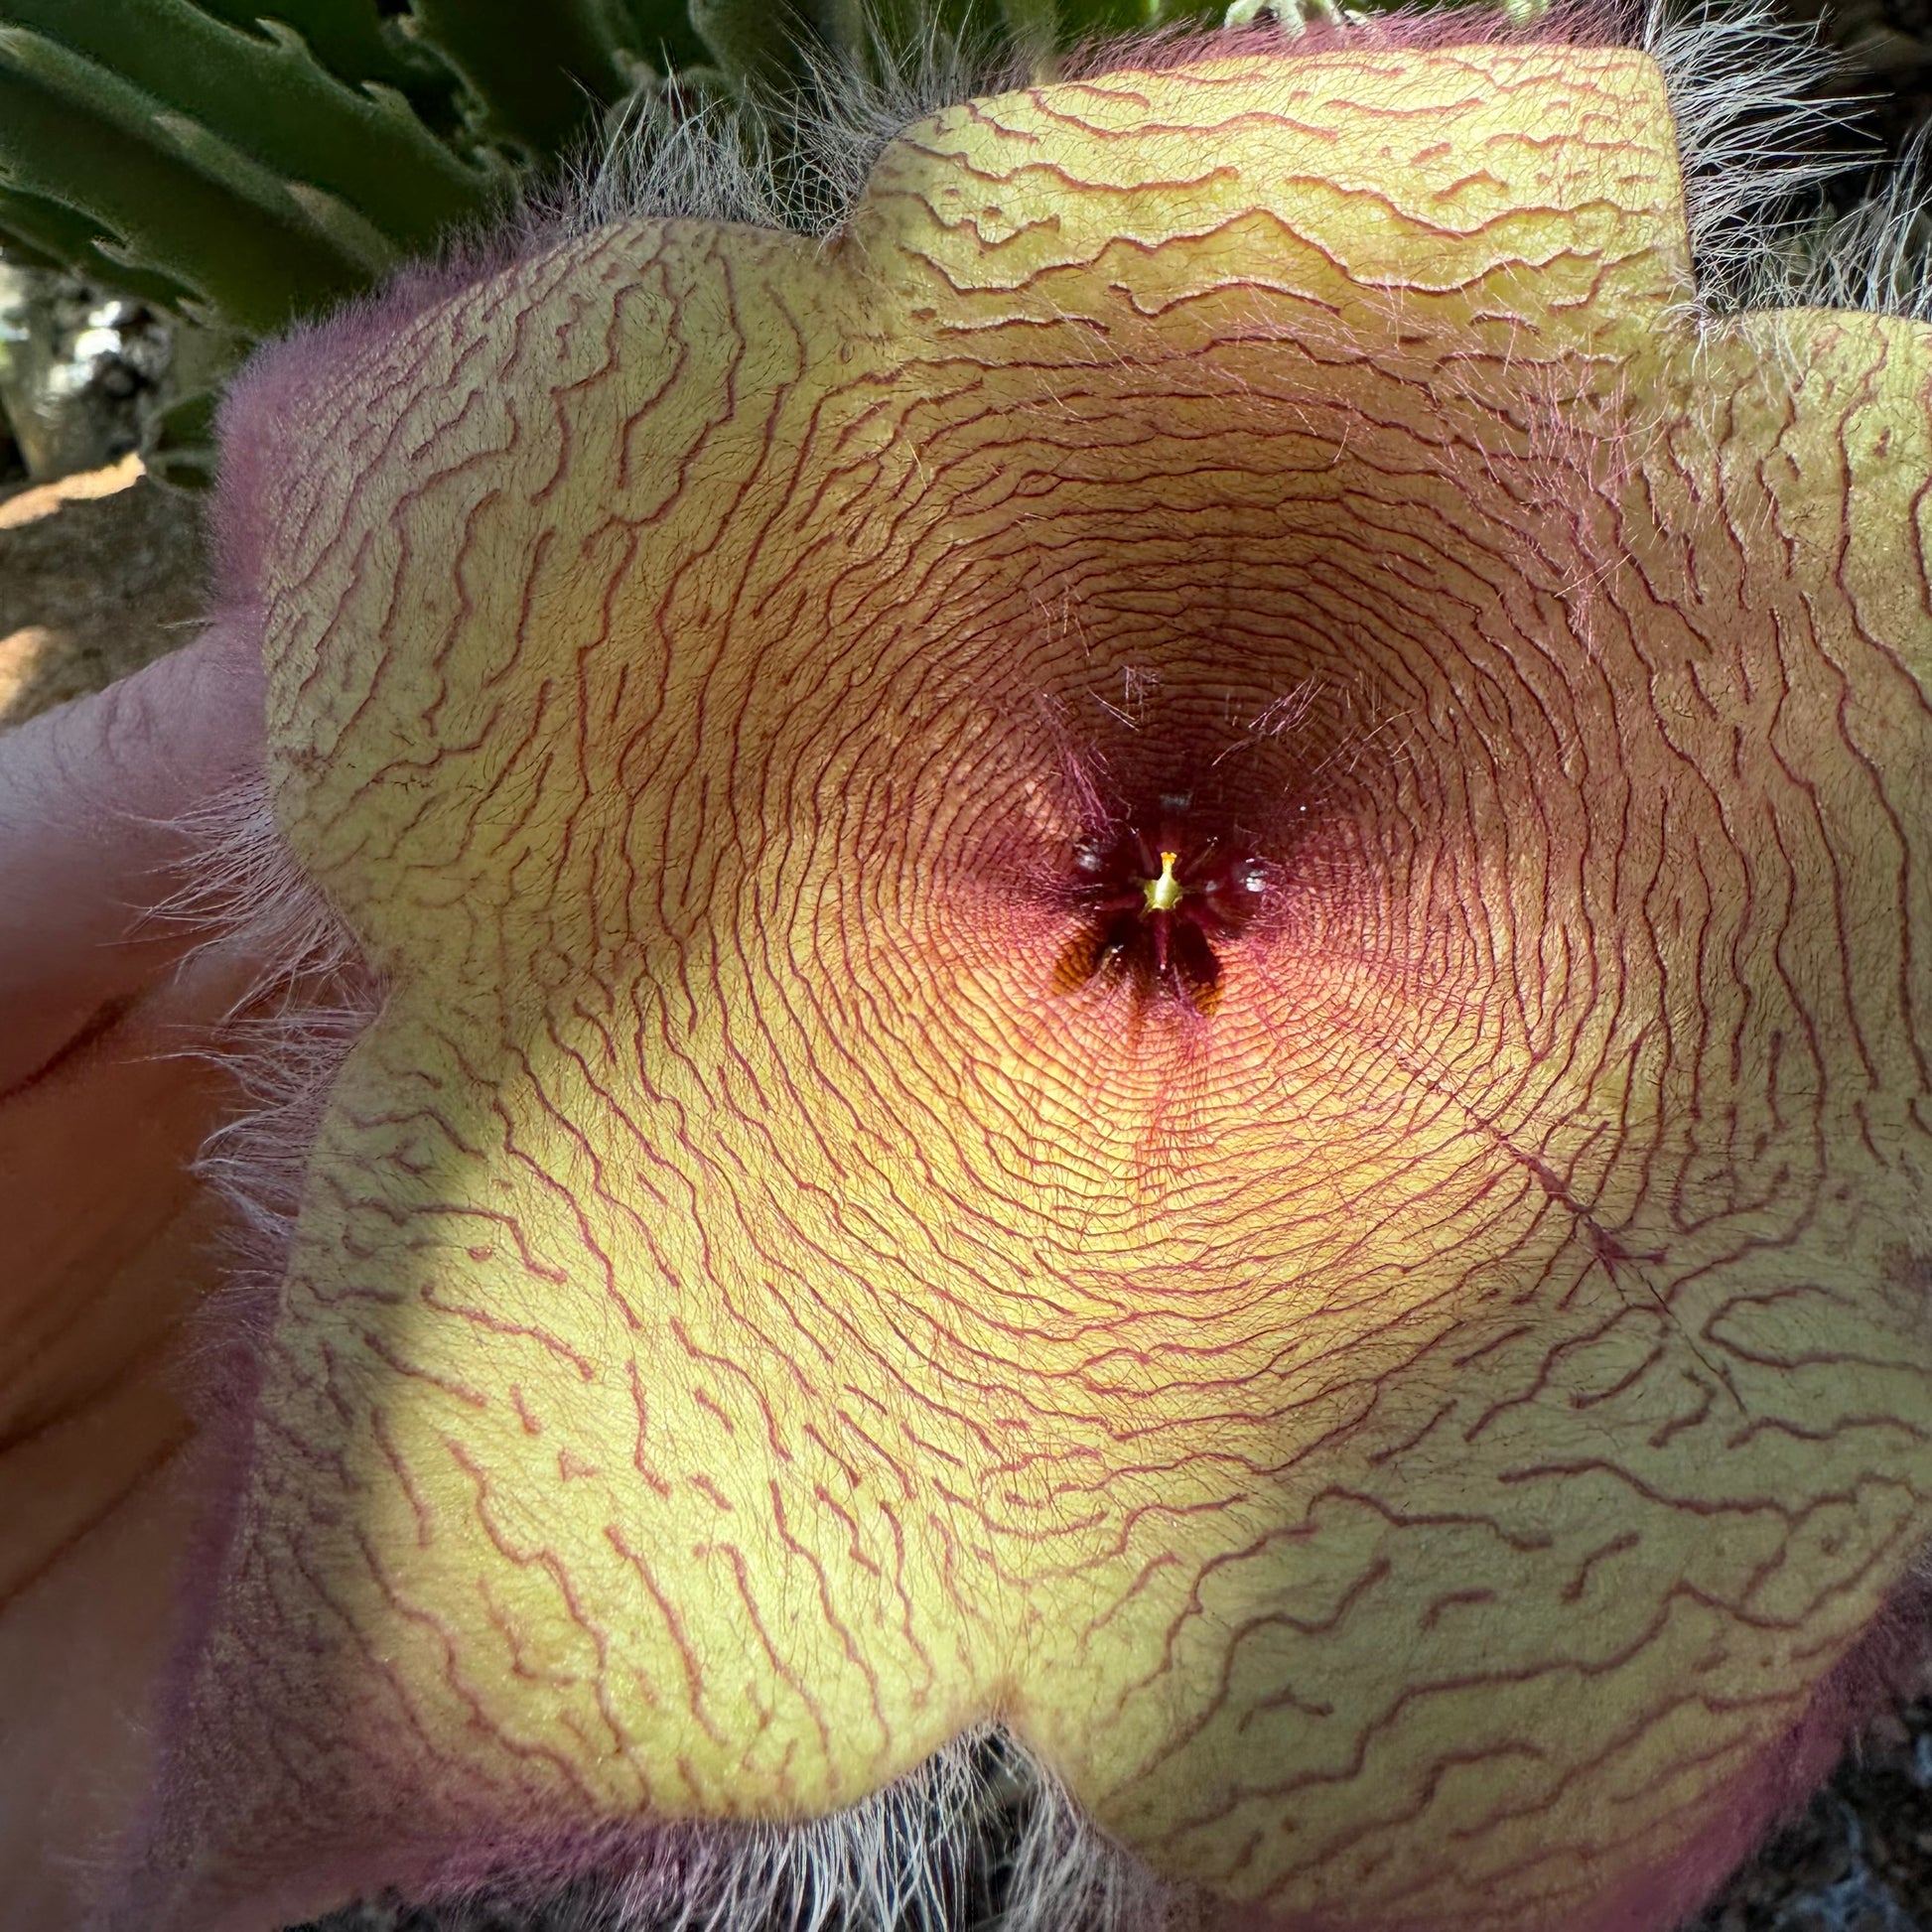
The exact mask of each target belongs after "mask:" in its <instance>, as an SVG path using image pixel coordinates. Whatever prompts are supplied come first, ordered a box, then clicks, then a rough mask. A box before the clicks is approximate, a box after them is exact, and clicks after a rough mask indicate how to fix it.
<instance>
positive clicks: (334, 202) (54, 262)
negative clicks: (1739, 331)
mask: <svg viewBox="0 0 1932 1932" xmlns="http://www.w3.org/2000/svg"><path fill="white" fill-rule="evenodd" d="M969 9H970V11H969ZM1220 10H1221V9H1220V6H1219V5H1218V4H1217V3H1216V0H981V4H979V5H978V6H977V7H973V6H972V5H971V0H883V4H882V0H688V5H687V3H686V0H0V264H4V268H5V270H6V271H11V272H10V273H7V272H0V403H3V404H4V405H5V407H6V408H7V412H8V414H9V415H10V416H11V417H12V418H13V419H14V422H15V426H16V427H15V436H16V442H17V444H18V446H19V448H20V451H21V454H22V456H23V457H25V459H26V464H27V468H28V470H29V471H30V472H31V473H33V474H35V475H46V474H58V473H59V471H58V466H59V465H60V463H61V462H62V461H63V460H64V459H63V458H62V456H61V455H60V454H58V451H57V446H58V445H61V444H62V443H63V433H61V432H59V431H57V430H56V429H55V428H53V427H50V425H52V424H53V422H54V419H55V418H57V417H59V416H60V415H61V414H62V410H63V408H66V413H67V414H68V415H69V416H70V417H71V416H84V415H85V414H86V412H85V411H80V410H77V409H75V408H71V407H68V406H67V404H66V401H65V399H64V398H63V397H61V396H60V395H57V394H50V392H49V382H50V380H51V379H52V377H53V376H54V375H56V374H58V371H59V369H60V367H61V366H62V364H61V359H60V358H61V356H62V355H63V354H69V353H70V350H71V343H70V342H63V341H58V340H57V341H55V342H53V344H52V345H51V346H49V345H37V338H38V337H46V336H50V335H52V336H56V337H58V335H59V328H58V324H57V323H55V322H54V321H51V320H50V316H51V315H52V313H53V308H58V306H59V304H60V303H61V302H65V303H66V304H67V307H68V309H69V311H72V312H73V315H74V317H75V322H74V330H73V331H70V332H69V334H73V333H74V332H75V331H77V332H80V333H84V331H85V330H86V329H88V328H92V329H94V330H95V331H96V332H98V331H99V330H101V329H102V328H105V327H107V326H109V322H110V321H111V320H112V319H113V318H118V319H119V321H120V322H129V323H131V324H132V325H133V327H134V328H135V330H136V331H137V333H138V329H139V325H140V323H141V320H142V318H143V317H144V316H147V315H154V316H158V317H160V318H164V319H167V322H168V323H172V324H173V326H172V327H167V326H166V324H164V333H165V336H166V338H167V341H168V344H169V346H170V355H169V360H168V366H167V367H166V368H165V369H164V370H161V371H160V372H157V371H156V370H154V369H153V368H147V367H144V366H143V364H142V361H141V357H140V356H139V355H138V354H134V355H124V356H120V357H119V358H118V362H117V365H116V366H115V367H114V368H112V369H110V370H109V371H108V377H107V386H108V388H110V389H111V388H113V387H115V386H119V387H120V388H122V389H124V390H127V391H128V394H127V395H126V396H124V397H120V398H115V397H112V396H108V397H104V398H102V397H97V398H95V407H94V409H93V412H92V413H93V414H94V415H95V416H96V417H98V416H99V415H100V414H101V413H102V412H103V410H109V409H110V405H111V404H112V403H114V402H115V401H119V402H121V403H122V404H123V405H124V406H123V407H122V409H121V412H120V413H121V415H122V416H123V417H124V418H125V419H126V423H127V425H128V427H124V428H123V430H122V432H121V434H122V437H123V440H130V441H132V442H138V444H139V445H140V446H141V449H142V454H143V456H144V458H145V460H146V462H147V464H148V468H149V469H150V471H151V472H153V473H155V474H157V475H160V476H162V477H164V478H167V479H169V480H171V481H175V482H179V483H196V482H199V481H202V480H203V479H205V477H206V474H207V462H208V452H207V439H208V430H209V421H210V418H211V413H212V401H213V397H214V395H215V393H216V391H217V390H218V386H219V381H220V377H221V375H222V374H223V372H224V371H225V369H226V368H228V367H230V366H232V364H233V363H234V362H235V361H237V360H238V359H239V358H240V356H241V355H242V354H243V353H244V352H245V351H246V349H247V347H248V345H250V344H251V343H253V342H255V341H257V340H259V339H260V338H262V337H264V336H268V335H272V334H274V333H276V332H278V331H280V330H282V329H284V328H286V327H288V326H289V325H290V324H291V323H294V322H298V321H300V320H302V319H303V318H304V317H308V316H314V315H317V314H320V313H323V312H325V311H327V310H329V309H331V308H334V307H335V306H336V305H338V304H339V303H341V302H342V301H344V300H345V299H346V298H348V297H351V296H354V295H357V294H360V293H362V292H363V291H365V290H367V289H369V288H371V287H373V286H375V285H376V284H377V283H379V282H380V281H381V280H382V279H383V278H384V276H385V275H386V274H387V273H388V272H389V271H390V270H391V269H392V268H394V267H395V266H396V265H397V264H398V263H400V262H402V261H405V260H407V259H409V258H410V257H412V256H418V255H422V254H425V253H427V252H430V251H432V250H434V249H435V247H436V246H437V244H438V242H439V240H441V239H442V238H443V237H445V236H447V235H449V234H450V233H452V232H453V231H460V230H463V229H465V228H474V227H477V226H480V225H483V224H486V223H487V222H489V221H490V220H491V219H492V218H494V217H497V216H500V215H501V214H502V213H504V212H505V211H506V210H507V209H509V208H510V207H513V206H514V204H515V203H516V202H517V200H518V199H519V197H520V196H522V195H523V194H524V193H525V192H526V191H527V190H528V189H529V188H530V187H531V186H532V185H535V184H539V183H544V182H547V181H549V180H552V179H554V178H555V177H556V176H557V174H558V172H559V170H560V169H561V168H562V167H564V166H565V165H566V164H568V163H570V162H572V161H580V160H582V159H583V158H585V157H586V156H588V155H590V154H591V153H592V152H594V150H595V147H596V145H597V144H598V142H599V140H600V138H601V137H602V135H603V134H604V133H605V132H606V131H607V130H608V129H609V128H610V127H612V126H613V125H614V124H615V123H616V122H617V120H618V119H619V118H620V117H621V116H623V115H626V114H635V113H636V112H638V111H639V109H640V108H641V109H643V110H645V111H649V112H654V113H673V114H674V113H677V112H680V111H688V109H689V107H690V106H691V105H692V104H694V103H699V102H704V101H707V100H715V99H717V98H718V97H720V96H724V97H736V98H740V99H744V98H748V97H749V98H753V99H761V100H765V101H773V100H781V99H782V98H783V95H784V92H785V90H786V88H787V87H788V86H790V85H792V84H795V83H796V82H797V81H798V80H799V79H800V78H801V77H802V75H803V73H804V70H805V69H806V68H807V67H808V66H809V64H810V62H811V60H812V58H813V56H814V55H815V54H817V55H823V54H827V53H829V54H832V55H834V56H837V57H839V58H842V59H845V60H851V61H857V62H860V63H876V62H877V61H879V60H880V59H881V58H882V55H883V56H884V57H885V58H888V59H890V58H892V57H894V56H895V55H897V56H898V57H900V58H903V57H904V56H906V55H907V54H909V53H910V52H911V51H912V50H913V49H914V47H915V45H916V43H917V41H918V40H919V39H920V37H922V36H923V35H925V34H927V33H929V32H930V31H931V28H932V27H933V26H934V25H935V24H936V25H937V26H938V27H939V28H941V29H943V30H944V31H946V32H948V33H950V34H952V35H953V36H955V37H957V38H960V39H962V40H967V39H973V40H978V41H980V42H982V43H986V44H987V45H988V51H989V52H990V53H1000V52H1004V51H1007V50H1008V49H1011V50H1013V51H1016V52H1018V53H1019V54H1021V55H1023V56H1025V57H1028V58H1031V59H1033V60H1035V62H1049V61H1050V59H1051V57H1052V54H1053V52H1054V51H1055V50H1056V49H1058V48H1061V47H1065V46H1068V45H1071V44H1072V43H1074V42H1076V41H1078V40H1082V39H1090V38H1092V37H1094V36H1096V35H1100V34H1110V33H1119V32H1123V31H1127V30H1131V29H1135V28H1145V27H1151V26H1161V25H1165V24H1167V23H1169V22H1171V21H1174V20H1178V19H1181V18H1185V17H1187V16H1188V15H1190V14H1191V15H1194V16H1200V15H1203V14H1217V13H1218V12H1219V11H1220ZM1003 44H1004V45H1003ZM770 119H771V121H772V125H771V128H770V132H771V134H772V136H773V137H774V139H775V142H776V145H777V146H778V148H779V150H780V151H782V147H783V139H784V131H785V130H784V126H783V122H782V115H777V116H772V117H770ZM50 305H52V307H51V306H50ZM104 309H105V310H111V311H112V312H113V318H109V317H106V316H104V314H103V310H104ZM115 326H118V322H116V323H115ZM150 360H152V357H150ZM90 379H91V378H90ZM68 380H69V387H72V386H73V384H74V381H75V378H73V377H71V376H69V378H68ZM56 386H57V387H58V383H57V384H56ZM110 413H111V411H110ZM23 416H24V417H26V418H28V419H29V420H28V421H27V422H26V424H25V425H24V426H23V424H22V421H21V419H22V418H23ZM37 419H45V421H40V420H37ZM97 428H98V425H96V430H97ZM43 432H44V433H43ZM79 433H80V432H67V433H66V434H65V440H66V442H69V443H71V442H73V441H74V440H75V437H76V435H78V434H79ZM37 439H38V440H37ZM94 441H95V445H96V447H97V448H98V446H99V436H98V434H96V435H95V438H94Z"/></svg>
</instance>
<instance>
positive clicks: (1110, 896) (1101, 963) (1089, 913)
mask: <svg viewBox="0 0 1932 1932" xmlns="http://www.w3.org/2000/svg"><path fill="white" fill-rule="evenodd" d="M1073 865H1074V872H1075V876H1076V881H1077V883H1076V885H1075V888H1074V895H1073V897H1074V900H1075V904H1076V906H1077V908H1078V910H1079V912H1080V914H1081V917H1082V922H1083V928H1082V932H1081V935H1080V937H1079V939H1078V940H1077V941H1076V944H1075V946H1074V949H1073V954H1072V956H1071V958H1070V959H1069V961H1068V964H1069V966H1070V967H1071V968H1072V977H1073V978H1075V979H1076V980H1078V981H1081V982H1084V981H1086V980H1089V979H1093V978H1096V977H1106V978H1109V979H1115V980H1119V981H1122V982H1125V983H1127V984H1129V985H1130V986H1132V987H1133V989H1134V990H1135V991H1136V992H1137V993H1140V994H1142V995H1145V996H1148V997H1154V998H1177V999H1180V1000H1184V1001H1186V1002H1187V1003H1189V1004H1190V1005H1194V1006H1205V1005H1207V1004H1209V1003H1210V1002H1211V1001H1212V999H1213V997H1214V995H1215V994H1216V992H1217V991H1218V990H1219V987H1220V983H1221V965H1222V949H1223V948H1224V946H1225V945H1226V944H1227V943H1228V942H1229V941H1230V940H1233V939H1235V938H1236V937H1238V936H1239V935H1240V934H1241V932H1242V931H1244V930H1245V929H1246V927H1247V926H1248V925H1249V923H1250V922H1251V921H1252V920H1253V918H1254V917H1255V914H1256V913H1257V912H1258V911H1259V910H1260V909H1261V907H1262V904H1263V902H1264V900H1265V898H1266V896H1267V892H1268V885H1269V866H1268V862H1267V861H1266V860H1265V859H1263V858H1262V857H1261V855H1260V854H1259V853H1257V852H1256V851H1255V850H1254V848H1253V846H1252V845H1251V844H1250V843H1248V842H1247V841H1246V840H1245V839H1243V838H1241V837H1239V836H1237V835H1236V834H1235V833H1234V832H1233V831H1232V830H1231V829H1230V828H1228V827H1225V826H1215V825H1211V824H1208V823H1205V822H1203V821H1202V820H1201V819H1199V818H1198V817H1197V816H1196V815H1195V814H1194V813H1193V811H1192V800H1191V799H1190V797H1188V796H1187V795H1186V794H1184V793H1170V794H1167V795H1165V796H1163V797H1162V799H1161V800H1160V803H1159V807H1158V809H1157V810H1156V811H1154V812H1152V813H1143V814H1132V815H1130V816H1129V817H1128V818H1127V819H1126V821H1125V823H1124V824H1123V825H1122V826H1121V827H1120V829H1118V830H1114V831H1111V832H1108V833H1103V834H1101V835H1099V836H1097V837H1093V838H1089V839H1083V840H1082V841H1081V842H1080V843H1079V844H1078V845H1076V846H1075V848H1074V854H1073Z"/></svg>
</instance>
